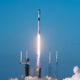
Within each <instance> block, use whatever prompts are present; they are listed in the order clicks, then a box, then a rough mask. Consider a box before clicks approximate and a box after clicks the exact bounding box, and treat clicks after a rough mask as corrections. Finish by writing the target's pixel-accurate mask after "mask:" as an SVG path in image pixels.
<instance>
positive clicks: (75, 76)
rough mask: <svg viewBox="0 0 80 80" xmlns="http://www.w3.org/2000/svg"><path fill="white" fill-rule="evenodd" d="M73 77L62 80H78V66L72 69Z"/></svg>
mask: <svg viewBox="0 0 80 80" xmlns="http://www.w3.org/2000/svg"><path fill="white" fill-rule="evenodd" d="M73 73H74V74H73V76H72V77H67V78H65V79H63V80H80V68H79V67H78V66H75V67H74V69H73Z"/></svg>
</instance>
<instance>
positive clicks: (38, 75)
mask: <svg viewBox="0 0 80 80" xmlns="http://www.w3.org/2000/svg"><path fill="white" fill-rule="evenodd" d="M40 12H41V11H40V9H38V31H37V58H36V76H35V77H31V76H30V60H29V56H28V51H27V52H26V61H25V62H23V61H22V51H20V64H24V65H25V80H58V79H57V78H55V77H54V78H52V77H51V53H50V52H49V62H48V75H47V76H46V77H45V78H46V79H43V78H42V77H41V75H42V74H41V73H42V67H41V62H40V57H41V35H40V33H41V32H40ZM56 65H58V53H56ZM11 80H15V79H11ZM16 80H18V79H16Z"/></svg>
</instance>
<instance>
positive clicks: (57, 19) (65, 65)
mask: <svg viewBox="0 0 80 80" xmlns="http://www.w3.org/2000/svg"><path fill="white" fill-rule="evenodd" d="M38 8H40V9H41V23H40V26H41V27H40V28H41V37H42V38H41V39H42V47H41V65H42V67H43V72H42V74H43V75H47V73H48V71H47V68H48V64H47V63H48V52H49V51H51V53H52V68H51V70H52V76H53V75H54V74H55V72H56V71H55V52H56V50H58V53H59V60H60V61H59V66H58V67H59V71H58V72H59V77H60V78H63V77H65V76H71V75H72V69H73V67H74V66H75V65H78V66H80V0H0V80H1V79H2V80H6V79H8V78H9V77H16V76H20V75H21V74H24V66H22V65H19V52H20V50H22V51H23V55H24V56H23V57H24V60H25V51H26V49H28V50H29V56H30V61H31V69H33V68H34V67H35V64H36V63H35V61H36V34H37V10H38ZM32 73H33V72H32Z"/></svg>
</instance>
